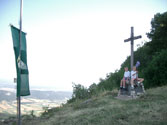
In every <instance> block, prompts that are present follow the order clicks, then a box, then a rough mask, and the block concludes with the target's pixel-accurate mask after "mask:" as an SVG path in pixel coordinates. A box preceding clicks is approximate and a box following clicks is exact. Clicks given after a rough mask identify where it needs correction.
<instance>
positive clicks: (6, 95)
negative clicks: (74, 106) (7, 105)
mask: <svg viewBox="0 0 167 125" xmlns="http://www.w3.org/2000/svg"><path fill="white" fill-rule="evenodd" d="M0 95H1V96H0V102H1V101H2V100H5V101H14V100H16V93H15V91H14V90H13V91H11V89H9V90H8V89H5V90H1V89H0ZM71 95H72V92H63V91H59V92H56V91H40V90H31V95H30V96H25V97H23V98H25V99H27V98H33V99H46V100H51V101H53V100H63V99H65V98H68V99H69V98H71Z"/></svg>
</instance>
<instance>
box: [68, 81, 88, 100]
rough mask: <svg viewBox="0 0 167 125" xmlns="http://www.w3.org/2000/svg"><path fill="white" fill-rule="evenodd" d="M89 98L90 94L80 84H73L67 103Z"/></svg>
mask: <svg viewBox="0 0 167 125" xmlns="http://www.w3.org/2000/svg"><path fill="white" fill-rule="evenodd" d="M89 97H90V93H89V91H88V89H87V88H86V87H84V86H83V85H81V84H75V83H73V94H72V98H71V99H70V100H68V103H71V102H73V101H75V100H77V99H86V98H89Z"/></svg>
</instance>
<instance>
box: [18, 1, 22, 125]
mask: <svg viewBox="0 0 167 125" xmlns="http://www.w3.org/2000/svg"><path fill="white" fill-rule="evenodd" d="M22 6H23V1H22V0H20V34H19V57H20V59H21V42H22ZM19 63H21V61H20V62H19ZM19 71H20V85H19V87H20V88H19V93H18V94H17V101H18V103H17V104H18V109H17V110H18V125H21V96H20V90H21V68H19ZM17 89H18V88H17Z"/></svg>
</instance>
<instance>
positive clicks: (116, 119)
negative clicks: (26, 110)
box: [23, 86, 167, 125]
mask: <svg viewBox="0 0 167 125" xmlns="http://www.w3.org/2000/svg"><path fill="white" fill-rule="evenodd" d="M116 93H117V91H114V92H103V93H102V94H100V96H98V97H92V98H91V99H89V100H77V101H76V102H73V103H71V104H65V105H63V106H62V107H59V108H53V109H50V110H48V112H47V113H45V114H44V115H43V116H41V117H37V118H34V119H32V120H26V119H25V120H23V124H24V125H111V124H112V125H166V124H167V86H163V87H158V88H153V89H149V90H147V91H146V94H145V95H142V96H141V97H140V98H138V99H134V100H128V101H125V100H118V99H115V98H114V95H116Z"/></svg>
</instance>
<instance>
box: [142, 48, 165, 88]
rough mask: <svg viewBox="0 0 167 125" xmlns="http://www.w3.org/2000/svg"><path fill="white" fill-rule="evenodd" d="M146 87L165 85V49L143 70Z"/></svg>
mask: <svg viewBox="0 0 167 125" xmlns="http://www.w3.org/2000/svg"><path fill="white" fill-rule="evenodd" d="M144 76H145V79H146V87H147V88H149V87H155V86H162V85H165V84H167V49H166V50H162V51H161V52H159V53H157V54H156V55H155V56H154V57H153V59H152V61H151V62H150V63H149V65H148V66H147V68H145V71H144Z"/></svg>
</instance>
